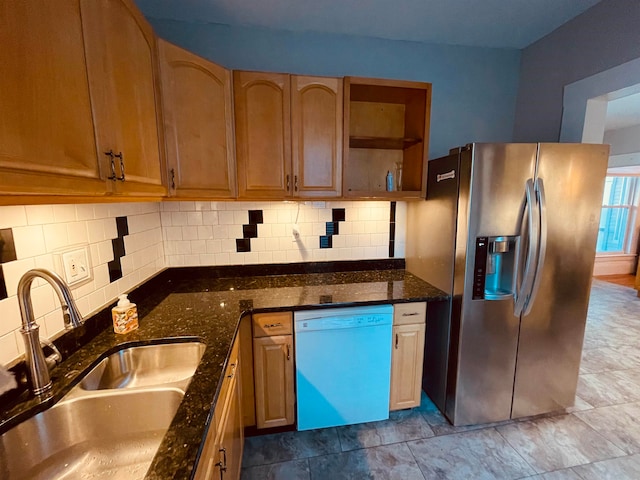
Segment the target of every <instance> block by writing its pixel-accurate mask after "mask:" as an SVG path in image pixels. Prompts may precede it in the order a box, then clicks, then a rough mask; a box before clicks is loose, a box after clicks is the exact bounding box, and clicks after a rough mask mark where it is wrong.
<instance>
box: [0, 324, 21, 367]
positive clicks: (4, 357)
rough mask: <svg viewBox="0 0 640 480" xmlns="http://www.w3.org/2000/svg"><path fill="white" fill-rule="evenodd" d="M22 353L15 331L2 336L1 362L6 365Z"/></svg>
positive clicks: (0, 337) (0, 342)
mask: <svg viewBox="0 0 640 480" xmlns="http://www.w3.org/2000/svg"><path fill="white" fill-rule="evenodd" d="M19 355H20V351H19V350H18V344H17V342H16V336H15V332H14V331H13V330H12V331H11V332H10V333H7V334H5V335H2V336H0V363H1V364H3V365H6V364H8V363H10V362H12V361H13V360H14V359H15V358H17V357H18V356H19Z"/></svg>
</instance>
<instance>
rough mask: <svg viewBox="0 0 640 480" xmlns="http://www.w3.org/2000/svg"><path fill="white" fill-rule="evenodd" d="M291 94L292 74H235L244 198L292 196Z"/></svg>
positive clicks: (238, 154) (238, 152)
mask: <svg viewBox="0 0 640 480" xmlns="http://www.w3.org/2000/svg"><path fill="white" fill-rule="evenodd" d="M290 91H291V87H290V81H289V75H286V74H280V73H261V72H242V71H234V72H233V95H234V107H235V121H236V159H237V162H238V196H239V197H241V198H283V197H285V196H287V195H290V194H291V188H292V180H293V179H292V178H291V140H290V138H291V134H290V118H289V117H290V103H291V102H290V95H291V93H290Z"/></svg>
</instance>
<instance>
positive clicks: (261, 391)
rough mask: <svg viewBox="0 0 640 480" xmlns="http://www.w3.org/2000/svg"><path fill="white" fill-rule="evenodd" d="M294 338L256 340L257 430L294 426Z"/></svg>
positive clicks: (254, 341) (254, 355) (254, 356)
mask: <svg viewBox="0 0 640 480" xmlns="http://www.w3.org/2000/svg"><path fill="white" fill-rule="evenodd" d="M293 362H294V357H293V335H276V336H271V337H261V338H254V339H253V371H254V375H255V395H256V426H257V428H270V427H280V426H283V425H293V423H294V421H295V409H294V407H295V398H294V396H295V390H294V383H293V374H294V370H293Z"/></svg>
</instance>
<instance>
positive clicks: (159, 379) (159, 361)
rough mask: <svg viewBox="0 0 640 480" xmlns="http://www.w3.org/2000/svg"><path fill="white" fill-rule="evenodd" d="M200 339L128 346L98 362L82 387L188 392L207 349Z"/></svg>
mask: <svg viewBox="0 0 640 480" xmlns="http://www.w3.org/2000/svg"><path fill="white" fill-rule="evenodd" d="M205 348H206V347H205V345H204V344H203V343H200V342H185V343H164V344H158V345H145V346H141V347H129V348H125V349H124V350H120V351H119V352H116V353H114V354H112V355H110V356H108V357H107V358H105V359H104V360H102V361H101V362H100V363H99V364H98V365H96V366H95V367H94V368H93V370H91V371H90V372H89V373H88V374H87V376H85V378H84V379H83V380H82V382H80V388H81V389H83V390H104V389H112V388H136V387H147V386H151V385H155V386H159V385H171V386H174V387H176V388H180V389H181V390H182V391H185V390H186V388H187V385H188V384H189V381H190V380H191V377H192V376H193V373H194V372H195V371H196V368H198V364H199V363H200V358H202V354H203V353H204V350H205Z"/></svg>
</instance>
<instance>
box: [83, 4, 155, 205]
mask: <svg viewBox="0 0 640 480" xmlns="http://www.w3.org/2000/svg"><path fill="white" fill-rule="evenodd" d="M81 5H82V23H83V27H84V39H85V45H86V50H87V73H88V77H89V88H90V92H91V100H92V104H93V112H94V119H95V124H96V138H97V143H98V150H99V155H100V156H101V157H102V158H103V160H104V162H105V166H106V170H105V171H106V172H109V174H110V175H111V174H112V173H113V172H111V170H110V168H109V159H108V157H107V156H105V152H107V151H109V150H112V151H113V152H115V153H119V152H122V155H123V162H122V165H123V166H124V172H123V171H122V168H121V164H120V161H119V160H118V159H116V161H115V164H116V165H115V175H116V176H117V177H119V178H122V175H123V174H124V181H122V180H113V181H112V186H113V188H114V191H115V192H117V193H128V194H132V195H135V194H143V195H150V194H151V195H153V194H158V195H163V194H166V189H165V188H164V187H163V186H162V169H161V163H160V162H161V147H160V137H159V135H160V134H159V132H158V121H157V111H158V109H157V104H156V101H157V98H156V91H157V88H156V83H155V76H154V72H155V71H156V65H155V62H156V57H155V55H156V43H155V36H154V34H153V30H152V29H151V26H150V25H149V24H148V23H147V21H146V20H145V19H144V17H143V16H142V14H141V13H140V12H139V11H138V10H137V9H136V7H135V6H134V5H133V2H132V1H131V0H101V1H99V2H96V1H95V0H82V4H81Z"/></svg>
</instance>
